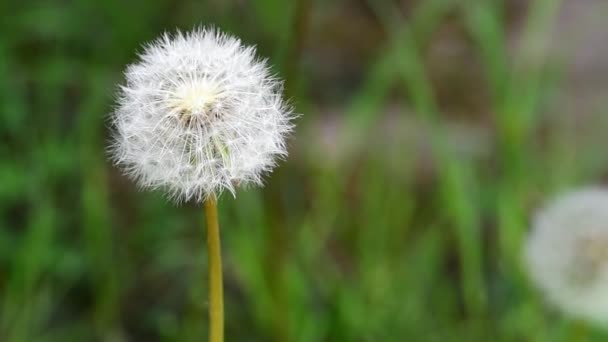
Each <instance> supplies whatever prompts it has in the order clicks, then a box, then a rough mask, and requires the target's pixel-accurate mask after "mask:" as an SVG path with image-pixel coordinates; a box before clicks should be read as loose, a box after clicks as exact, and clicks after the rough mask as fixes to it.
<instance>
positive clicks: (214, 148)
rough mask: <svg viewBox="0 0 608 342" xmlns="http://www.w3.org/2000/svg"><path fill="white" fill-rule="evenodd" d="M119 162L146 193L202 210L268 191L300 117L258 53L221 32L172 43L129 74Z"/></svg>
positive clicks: (158, 46)
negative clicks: (255, 188)
mask: <svg viewBox="0 0 608 342" xmlns="http://www.w3.org/2000/svg"><path fill="white" fill-rule="evenodd" d="M125 76H126V84H125V85H124V86H122V87H121V88H120V93H119V100H118V106H117V108H116V110H115V111H114V113H113V115H112V118H113V125H114V128H115V131H114V133H115V134H114V141H113V144H112V147H111V153H112V156H113V159H114V161H115V162H116V163H117V164H118V165H120V166H121V167H122V168H123V169H124V170H125V171H126V173H127V174H128V175H129V176H131V177H132V178H134V179H135V180H136V181H137V183H138V184H139V185H140V186H142V187H150V188H164V189H166V190H167V191H168V193H169V196H170V197H172V198H174V199H176V200H178V201H181V200H184V201H185V200H189V199H194V200H197V201H201V200H203V199H205V198H206V197H208V196H211V195H216V194H219V193H221V192H222V190H224V189H225V190H228V191H230V192H232V193H233V194H234V190H235V185H239V184H246V183H256V184H261V182H262V176H263V174H264V173H265V172H268V171H270V170H272V168H273V167H274V166H275V163H276V161H277V158H281V157H284V156H286V155H287V151H286V146H285V137H286V135H287V134H288V133H289V132H290V131H291V129H292V124H291V119H292V118H293V115H292V112H291V108H290V107H289V106H287V105H286V104H285V103H284V101H283V99H282V83H281V82H280V81H278V80H277V79H275V78H274V77H273V75H272V74H271V72H270V70H269V68H268V66H267V64H266V62H265V61H264V60H260V59H258V58H256V56H255V49H254V48H253V47H248V46H244V45H242V44H241V42H240V40H238V39H237V38H234V37H231V36H228V35H225V34H222V33H220V32H218V31H216V30H214V29H197V30H195V31H193V32H189V33H185V34H182V33H181V32H178V33H176V34H175V35H173V36H170V35H167V34H165V35H163V36H162V37H161V38H160V39H158V40H156V41H154V42H152V43H150V44H148V45H147V46H146V47H145V49H144V51H143V53H142V54H141V55H140V59H139V61H138V62H136V63H135V64H132V65H130V66H129V67H128V69H127V71H126V73H125Z"/></svg>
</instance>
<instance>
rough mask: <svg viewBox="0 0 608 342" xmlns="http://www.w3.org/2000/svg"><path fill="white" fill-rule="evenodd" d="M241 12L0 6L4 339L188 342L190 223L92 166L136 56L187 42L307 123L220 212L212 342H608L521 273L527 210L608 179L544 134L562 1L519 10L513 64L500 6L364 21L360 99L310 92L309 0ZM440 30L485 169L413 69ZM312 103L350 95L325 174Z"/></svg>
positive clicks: (197, 274) (594, 160)
mask: <svg viewBox="0 0 608 342" xmlns="http://www.w3.org/2000/svg"><path fill="white" fill-rule="evenodd" d="M240 3H241V2H238V1H210V2H208V3H206V4H201V3H198V2H195V1H176V2H174V1H163V0H158V1H143V0H142V1H131V2H127V3H125V2H122V1H117V0H116V1H106V2H103V3H95V2H87V1H78V2H76V3H73V4H70V5H68V4H67V3H53V2H46V3H45V2H39V3H37V4H32V5H24V4H22V3H21V2H17V1H8V2H3V3H1V4H0V15H2V17H1V18H0V19H2V20H0V120H1V121H0V122H1V125H0V141H1V142H2V144H0V340H2V341H10V342H13V341H14V342H20V341H200V340H202V339H204V336H205V335H206V334H207V333H206V329H207V316H206V309H207V307H206V300H207V299H206V286H207V282H206V280H205V277H206V272H205V270H206V253H205V243H204V227H203V223H202V222H203V220H202V209H201V208H200V206H198V205H195V204H186V205H183V206H180V207H176V206H174V205H173V204H172V203H170V202H168V201H167V200H165V199H164V198H163V196H162V194H160V193H158V192H139V191H137V189H136V188H135V186H134V185H133V184H132V183H131V182H130V181H129V180H127V179H126V178H125V177H124V176H122V175H121V174H120V172H119V171H118V170H116V169H115V168H114V167H113V166H112V165H111V163H110V162H108V161H107V158H106V157H107V156H106V152H105V146H106V144H107V137H108V125H109V122H108V121H107V117H108V113H109V112H110V111H111V110H112V106H113V95H114V92H115V89H116V88H115V87H116V84H118V83H119V82H120V81H121V80H122V78H121V77H122V76H121V72H122V70H123V69H124V67H125V65H126V64H127V63H129V62H131V61H133V60H134V58H135V56H136V52H137V51H140V44H141V43H143V42H146V41H148V40H150V39H152V38H154V37H156V36H157V35H158V34H160V33H161V32H163V31H165V30H172V29H174V28H175V27H179V28H182V29H189V28H191V27H193V26H195V25H198V24H201V23H214V24H216V25H218V26H219V27H221V28H222V29H224V30H227V31H229V32H231V33H234V34H237V35H239V36H241V37H243V39H244V40H245V41H246V42H248V43H256V44H258V45H259V50H260V53H261V54H262V55H264V56H269V57H270V62H271V63H272V64H273V65H274V66H275V70H276V71H277V73H278V74H279V75H281V76H282V77H286V78H287V84H286V85H287V89H286V91H287V93H288V94H289V95H290V97H291V98H292V101H293V103H294V105H295V106H296V108H297V111H298V112H299V113H303V116H302V117H301V118H300V119H299V120H298V127H297V130H296V133H295V136H294V139H293V140H292V141H291V142H290V145H291V147H290V151H291V152H292V154H291V157H290V158H289V159H288V160H287V161H286V162H284V163H282V164H281V167H280V168H279V169H278V170H277V171H276V172H275V173H273V174H272V175H271V176H270V177H268V179H267V184H268V185H267V186H266V187H265V188H263V189H243V190H240V191H239V192H238V194H237V197H236V198H232V197H231V196H229V195H224V196H222V197H221V199H220V203H219V205H220V210H221V213H220V216H221V217H220V226H221V227H222V234H223V253H224V260H225V278H226V279H225V285H226V290H225V295H226V299H225V301H226V315H227V316H226V324H227V327H226V331H227V333H226V336H227V339H228V340H229V341H406V340H407V341H488V340H497V341H522V340H524V341H572V340H574V339H576V340H577V341H578V340H580V341H586V340H589V341H593V340H596V341H602V340H603V339H604V338H606V335H605V334H603V333H602V332H601V331H600V330H594V329H593V328H592V327H590V328H589V330H588V332H587V333H581V331H585V329H583V328H581V324H582V323H576V322H572V321H570V320H568V319H567V318H564V317H562V316H561V315H560V314H558V313H557V312H555V311H554V310H553V309H551V308H550V307H547V306H546V305H545V303H544V302H543V300H542V298H540V296H539V294H538V293H537V292H536V291H535V290H534V289H533V288H532V287H531V286H530V284H529V283H528V280H527V277H526V275H525V273H524V270H523V268H522V265H521V260H520V255H521V246H522V239H523V238H524V237H525V233H526V231H527V228H528V224H529V220H530V215H531V213H532V212H533V210H534V208H535V207H536V206H538V205H539V204H540V203H541V202H542V200H543V199H544V198H547V197H550V196H552V194H554V193H555V192H556V191H559V190H561V189H563V188H566V187H568V186H573V185H577V184H584V183H587V182H594V181H597V180H598V179H599V178H600V176H601V174H602V172H604V171H605V170H606V165H608V164H606V162H608V161H606V160H605V159H606V157H605V156H603V155H602V153H604V151H602V150H601V148H600V147H601V146H600V147H593V146H581V145H580V144H579V143H576V142H574V139H575V138H574V137H575V135H574V133H573V132H571V131H570V130H569V127H570V125H569V124H568V122H566V123H562V124H551V123H549V124H548V123H547V119H546V118H543V117H542V116H541V114H542V115H547V114H546V113H547V112H549V113H550V109H551V103H552V101H554V100H555V93H554V92H553V90H554V89H555V88H556V87H558V86H559V84H560V82H561V77H560V70H559V67H560V65H559V63H557V61H554V60H551V59H550V58H549V57H550V56H547V55H546V54H543V53H542V52H543V51H545V48H546V46H545V45H546V42H547V39H546V37H547V36H548V34H549V32H550V30H551V29H552V27H553V25H554V24H555V19H556V14H557V11H558V8H559V5H560V2H559V1H558V0H537V1H532V2H531V3H532V5H531V6H530V8H529V11H527V12H525V13H524V14H523V17H524V20H523V23H524V24H523V26H522V27H523V29H522V31H521V33H520V34H519V37H520V40H519V45H517V46H516V48H515V49H514V51H508V49H507V38H506V37H507V33H506V27H507V24H508V23H507V18H506V15H505V6H504V4H503V3H501V1H473V0H469V1H449V0H429V1H417V2H414V5H413V6H412V9H411V10H410V11H408V12H407V15H402V14H401V11H400V10H399V9H398V8H397V7H396V2H395V1H391V0H378V1H375V0H374V1H372V0H370V1H367V5H366V7H365V8H367V13H368V14H369V15H370V16H371V17H373V20H375V21H376V22H377V23H378V26H379V28H380V30H382V32H383V33H384V34H385V35H386V36H387V39H386V40H385V41H382V42H381V43H377V44H376V45H377V47H378V48H377V51H374V53H373V54H372V55H373V58H371V59H370V60H367V61H366V63H365V65H366V66H365V67H362V68H361V69H360V70H358V71H357V73H358V75H357V76H358V77H360V78H361V80H360V81H358V82H357V83H356V86H353V85H352V84H346V82H344V84H335V85H329V84H317V83H314V82H315V79H314V78H313V77H312V76H311V74H314V73H315V72H313V71H315V68H316V67H317V66H315V65H310V59H309V58H310V56H308V55H306V51H305V49H306V48H307V47H310V46H315V44H317V42H316V41H309V40H310V37H308V38H306V36H305V35H304V33H306V32H309V30H308V29H307V27H308V25H311V22H312V23H314V21H315V20H318V17H317V16H315V14H316V15H318V14H319V13H320V12H323V9H321V10H319V7H321V8H323V7H324V6H325V7H327V6H329V5H327V4H325V2H321V1H308V0H298V1H293V2H289V1H278V0H264V1H253V2H242V3H243V4H240ZM239 4H240V5H239ZM353 6H354V5H353ZM447 22H452V23H453V22H457V23H458V28H459V30H460V31H461V33H462V34H463V35H464V36H465V37H466V40H467V42H468V43H469V44H470V46H471V51H473V54H474V60H472V61H471V63H477V64H476V65H478V68H479V69H480V74H482V75H483V79H482V81H481V82H482V84H480V85H479V86H480V87H482V88H483V89H484V91H483V92H480V95H479V96H482V97H483V96H485V97H486V98H484V99H483V101H485V102H484V107H483V108H485V111H484V112H483V113H472V115H477V117H481V118H482V119H480V120H482V121H490V122H492V124H491V125H489V127H488V130H489V134H488V136H489V141H488V142H487V146H484V147H486V148H487V149H488V150H489V153H488V154H487V155H484V156H483V158H473V157H471V158H469V157H463V156H462V153H457V152H455V146H453V143H452V142H451V141H450V139H449V138H448V137H449V136H450V133H451V131H450V130H451V127H452V126H451V125H450V122H452V120H453V118H452V117H451V115H452V113H451V112H450V111H447V110H445V108H446V104H445V101H449V99H448V100H446V99H444V98H442V97H441V96H440V95H439V93H438V92H437V91H436V87H437V82H436V81H434V80H433V79H432V70H429V68H430V67H429V63H428V58H427V56H428V52H429V49H430V47H431V46H432V45H433V43H434V41H435V40H434V39H436V34H437V32H439V31H440V30H441V29H442V28H444V27H445V26H444V25H445V24H446V23H447ZM340 24H341V23H340V22H336V23H335V25H340ZM315 37H317V38H318V36H315ZM306 39H309V40H308V41H306ZM333 43H335V44H338V45H339V43H340V42H333ZM318 67H319V70H323V68H322V67H323V66H318ZM449 67H450V68H453V69H458V68H461V67H462V66H461V65H457V64H454V65H449ZM311 70H312V71H311ZM325 86H326V87H328V88H329V87H332V88H336V87H343V88H344V90H343V92H342V93H343V94H349V95H348V96H347V97H344V98H340V97H338V98H336V99H335V103H337V106H336V105H332V106H333V107H337V108H338V113H339V114H340V117H339V122H340V127H341V130H338V132H337V134H336V136H334V137H332V138H333V142H334V143H336V144H338V145H339V146H343V145H346V146H347V147H348V148H346V149H341V150H339V151H338V153H341V154H340V158H331V157H328V154H327V151H325V149H326V148H329V147H324V146H323V145H320V143H319V140H321V138H320V136H321V135H322V133H320V132H318V131H317V130H318V129H319V127H320V126H322V125H323V122H325V121H324V120H326V118H325V114H324V113H325V112H326V107H327V106H328V105H327V104H326V103H323V102H321V101H319V100H318V99H317V98H315V96H313V95H311V94H313V93H314V91H313V90H315V89H316V90H318V89H319V88H320V89H323V87H325ZM349 87H350V88H349ZM482 93H483V94H486V95H483V94H482ZM395 103H396V104H397V108H398V109H397V116H398V117H397V118H394V117H391V116H390V115H388V114H386V113H388V112H389V110H388V109H387V108H389V107H390V105H394V104H395ZM406 118H408V119H412V120H407V121H406V120H403V119H406ZM387 121H388V122H389V123H391V125H394V123H404V122H410V121H411V122H414V121H415V122H417V124H419V125H421V126H420V127H419V128H420V129H423V130H424V131H425V132H430V134H425V135H424V138H425V142H424V143H425V146H427V147H428V149H421V148H420V146H419V144H408V143H407V142H412V141H414V140H415V139H409V138H408V137H407V136H402V135H403V134H405V132H411V130H407V129H398V130H397V132H399V134H397V136H395V137H392V136H390V134H388V133H387V134H385V132H384V130H386V126H387V124H386V123H387ZM319 122H321V124H320V123H319ZM602 125H603V126H601V127H608V122H603V123H602ZM422 127H423V128H422ZM393 128H394V127H393ZM397 128H399V127H397ZM403 128H407V127H403ZM400 132H404V133H400ZM596 133H597V134H598V136H600V137H601V134H602V131H601V129H599V128H598V130H597V132H596ZM323 134H324V133H323ZM393 135H395V134H393ZM311 140H312V141H311ZM429 165H430V166H429ZM573 336H576V337H573Z"/></svg>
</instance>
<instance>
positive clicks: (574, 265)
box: [526, 188, 608, 325]
mask: <svg viewBox="0 0 608 342" xmlns="http://www.w3.org/2000/svg"><path fill="white" fill-rule="evenodd" d="M526 263H527V266H528V271H529V273H530V277H531V279H532V281H533V282H534V283H535V284H536V285H537V287H538V288H539V289H540V290H541V291H542V292H543V294H544V295H545V297H546V299H547V300H548V301H549V302H551V303H553V304H554V305H555V306H557V307H558V308H559V309H560V310H561V311H563V312H565V313H567V314H570V315H572V316H573V317H576V318H580V319H585V320H588V321H591V322H594V323H599V324H602V325H606V323H608V190H604V189H600V188H592V189H585V190H579V191H576V192H572V193H569V194H566V195H563V196H561V197H559V198H557V199H556V200H555V201H553V202H552V203H551V204H550V205H549V206H548V207H546V208H544V209H542V210H541V211H540V212H539V213H538V214H537V216H536V218H535V221H534V227H533V230H532V232H531V233H530V236H529V239H528V242H527V246H526Z"/></svg>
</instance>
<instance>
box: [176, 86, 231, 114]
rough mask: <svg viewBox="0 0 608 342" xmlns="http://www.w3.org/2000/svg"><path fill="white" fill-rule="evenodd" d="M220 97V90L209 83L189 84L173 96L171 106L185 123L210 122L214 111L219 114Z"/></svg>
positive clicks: (177, 89) (178, 89) (177, 90)
mask: <svg viewBox="0 0 608 342" xmlns="http://www.w3.org/2000/svg"><path fill="white" fill-rule="evenodd" d="M219 95H220V92H219V90H218V88H217V87H216V86H214V85H211V84H209V83H208V82H187V83H183V84H180V85H179V86H178V87H177V88H176V89H175V91H174V92H173V93H172V94H171V98H170V106H171V107H172V109H173V112H176V113H178V114H179V115H180V119H182V120H184V121H190V120H192V119H193V118H196V119H200V120H208V119H209V118H210V117H211V114H213V112H214V111H215V112H217V107H218V106H219V101H218V100H219V97H220V96H219Z"/></svg>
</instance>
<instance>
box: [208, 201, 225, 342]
mask: <svg viewBox="0 0 608 342" xmlns="http://www.w3.org/2000/svg"><path fill="white" fill-rule="evenodd" d="M205 215H206V218H207V253H208V258H209V266H208V267H209V342H223V341H224V289H223V280H222V252H221V244H220V227H219V224H218V219H217V200H216V199H215V197H214V196H212V197H210V198H209V199H206V200H205Z"/></svg>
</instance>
